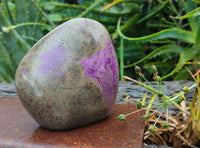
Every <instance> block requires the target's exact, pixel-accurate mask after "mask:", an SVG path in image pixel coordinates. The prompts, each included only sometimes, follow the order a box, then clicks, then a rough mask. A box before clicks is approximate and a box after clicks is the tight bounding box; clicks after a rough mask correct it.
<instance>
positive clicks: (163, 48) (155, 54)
mask: <svg viewBox="0 0 200 148" xmlns="http://www.w3.org/2000/svg"><path fill="white" fill-rule="evenodd" d="M168 2H169V1H165V2H163V3H162V4H163V7H164V6H165V7H167V6H166V4H167V3H168ZM170 3H172V1H170ZM177 5H179V8H178V9H179V10H177V9H176V8H175V6H174V5H172V11H175V12H176V13H175V15H177V17H172V16H168V19H170V20H171V22H169V21H165V22H166V23H167V24H168V25H169V24H174V25H172V26H170V27H167V28H166V29H161V31H158V32H156V33H153V34H150V35H146V36H142V37H128V36H127V35H124V33H122V31H121V30H122V29H121V27H120V22H121V18H120V19H119V21H118V25H117V30H118V34H119V36H120V38H121V40H124V42H125V41H129V42H132V44H133V43H135V44H139V43H140V44H148V43H150V45H149V46H151V47H152V48H153V51H152V52H150V53H149V54H148V55H146V56H144V57H143V58H140V59H139V60H138V61H134V62H133V63H132V64H126V65H125V66H122V65H121V71H123V69H124V68H130V67H132V66H135V65H137V64H139V63H142V62H143V63H144V64H143V65H144V67H149V66H150V65H152V63H153V64H155V65H157V66H158V67H165V66H166V67H168V68H167V69H169V70H168V72H167V69H166V67H165V68H162V69H163V70H162V75H163V76H162V79H166V78H169V77H172V76H174V74H175V73H178V72H179V73H178V75H177V76H176V77H175V79H187V78H188V77H187V76H186V75H184V73H185V71H184V70H182V68H183V66H184V65H185V64H186V63H187V62H188V61H194V59H195V58H196V57H197V56H198V55H199V53H200V17H199V10H200V7H198V5H197V4H196V3H194V2H192V1H191V0H187V1H177ZM185 13H186V14H185ZM183 14H185V15H183ZM181 15H183V16H181ZM162 19H165V18H162ZM158 28H159V27H158ZM120 44H123V42H121V43H120ZM123 46H124V45H121V46H120V47H121V49H123V50H124V47H123ZM124 51H125V50H124ZM122 55H124V54H122ZM159 57H160V58H159ZM153 58H157V59H160V60H159V61H158V60H156V62H155V61H154V62H152V63H151V60H152V59H153ZM172 59H174V60H175V61H178V62H177V63H176V64H169V63H170V61H172ZM122 60H123V59H122V58H121V61H120V62H122V63H124V62H123V61H122ZM145 61H147V62H146V63H147V64H145ZM149 63H150V64H149ZM164 65H165V66H164ZM167 65H168V66H167ZM173 65H174V66H173ZM172 67H173V69H172ZM121 75H123V73H122V74H121ZM122 77H123V76H122Z"/></svg>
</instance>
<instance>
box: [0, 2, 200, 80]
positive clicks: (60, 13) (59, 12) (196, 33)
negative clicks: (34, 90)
mask: <svg viewBox="0 0 200 148" xmlns="http://www.w3.org/2000/svg"><path fill="white" fill-rule="evenodd" d="M199 15H200V8H199V1H198V0H114V1H113V0H96V1H94V0H0V82H13V81H14V75H15V71H16V68H17V66H18V64H19V62H20V60H21V59H22V58H23V56H24V55H25V54H26V52H27V51H28V50H29V49H30V48H31V47H32V46H33V45H34V44H35V43H36V42H37V41H38V40H39V39H40V38H41V37H42V36H44V35H45V34H46V33H47V32H49V31H51V30H52V29H53V28H55V27H56V26H58V25H59V24H61V23H63V22H65V21H67V20H69V19H71V18H76V17H87V18H91V19H95V20H97V21H99V22H101V23H102V24H104V25H105V26H106V28H107V29H108V31H109V33H110V35H111V37H112V39H113V42H114V45H115V47H116V51H117V56H118V58H119V61H120V65H121V66H122V67H121V72H120V73H121V76H123V75H127V76H130V77H135V78H136V77H137V76H136V75H135V74H134V70H133V69H134V66H135V65H140V67H142V68H143V71H145V72H146V73H145V75H146V76H147V75H149V78H151V75H152V74H151V71H149V70H148V69H149V67H150V66H151V65H156V67H157V68H158V69H159V72H160V75H161V76H162V78H164V79H165V80H186V79H189V78H190V75H189V74H187V72H186V70H185V68H184V65H187V64H190V65H187V66H188V68H189V69H190V70H191V71H192V72H194V71H193V69H194V70H195V68H194V66H193V64H192V63H193V62H194V61H195V59H197V60H198V56H199V52H200V19H199ZM120 17H121V22H118V20H119V18H120ZM117 24H118V25H117ZM124 65H125V66H124Z"/></svg>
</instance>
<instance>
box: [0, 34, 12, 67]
mask: <svg viewBox="0 0 200 148" xmlns="http://www.w3.org/2000/svg"><path fill="white" fill-rule="evenodd" d="M0 39H1V37H0ZM0 58H1V59H2V60H3V61H4V62H6V63H7V64H8V65H9V67H10V68H12V60H11V57H10V54H9V51H8V50H7V49H6V47H5V46H4V45H3V44H2V42H0Z"/></svg>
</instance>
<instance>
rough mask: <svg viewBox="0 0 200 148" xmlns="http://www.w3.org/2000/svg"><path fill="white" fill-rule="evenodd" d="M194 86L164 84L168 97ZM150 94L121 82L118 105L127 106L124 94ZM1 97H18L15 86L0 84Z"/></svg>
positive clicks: (190, 96) (173, 83)
mask: <svg viewBox="0 0 200 148" xmlns="http://www.w3.org/2000/svg"><path fill="white" fill-rule="evenodd" d="M151 84H152V86H153V87H155V88H158V87H157V84H156V83H155V82H152V83H151ZM192 84H194V82H193V81H164V82H162V85H163V89H164V91H165V94H166V95H169V96H170V95H172V94H173V93H177V92H179V91H181V90H182V88H183V87H184V86H191V85H192ZM145 92H148V91H147V90H146V89H145V88H143V87H141V86H138V85H137V84H135V83H133V82H129V81H127V82H126V83H123V82H120V83H119V89H118V94H117V99H116V103H117V104H125V103H126V101H125V98H124V97H123V95H124V94H128V95H130V96H131V97H132V98H133V99H139V98H141V97H142V94H144V93H145ZM0 97H14V98H16V97H18V96H17V93H16V90H15V86H14V84H6V83H0ZM188 97H189V99H191V98H192V94H189V95H188ZM170 109H171V110H170V112H169V113H171V114H173V113H174V111H175V110H176V108H175V107H174V106H170Z"/></svg>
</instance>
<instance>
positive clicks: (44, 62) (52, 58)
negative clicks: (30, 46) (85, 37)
mask: <svg viewBox="0 0 200 148" xmlns="http://www.w3.org/2000/svg"><path fill="white" fill-rule="evenodd" d="M66 58H67V56H66V51H65V50H64V49H62V48H59V47H56V46H53V47H52V49H51V50H50V51H49V52H48V53H43V54H41V55H40V62H41V66H40V68H39V71H38V75H41V74H50V73H52V74H54V76H55V77H57V76H60V75H62V74H63V71H62V70H63V66H64V61H66Z"/></svg>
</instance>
